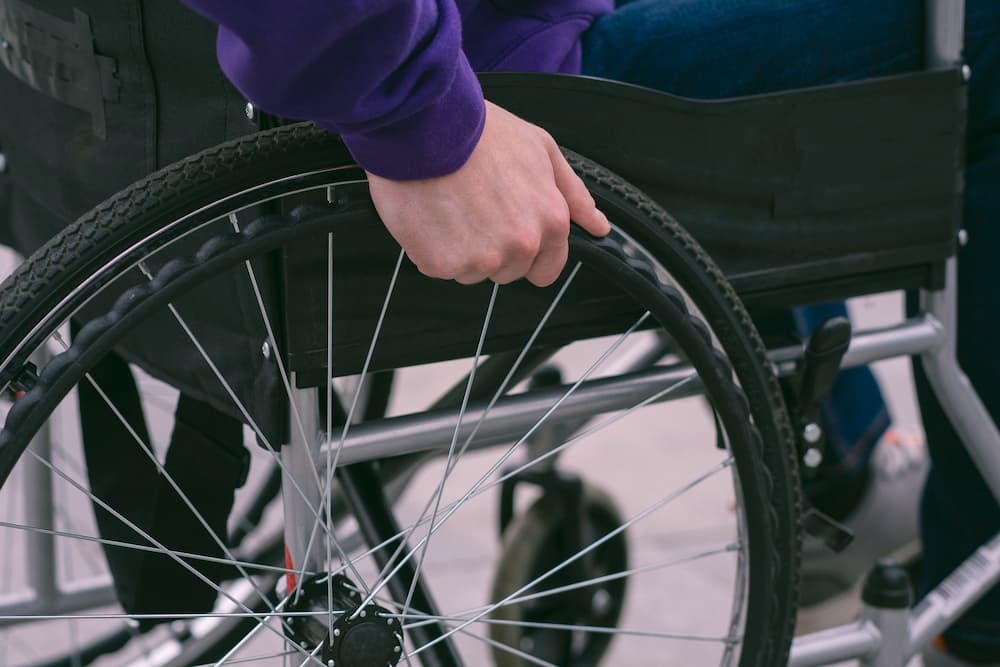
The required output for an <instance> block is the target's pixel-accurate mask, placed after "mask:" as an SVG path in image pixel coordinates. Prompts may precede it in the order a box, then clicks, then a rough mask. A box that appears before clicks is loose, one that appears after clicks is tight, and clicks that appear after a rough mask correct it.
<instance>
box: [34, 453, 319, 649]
mask: <svg viewBox="0 0 1000 667" xmlns="http://www.w3.org/2000/svg"><path fill="white" fill-rule="evenodd" d="M27 453H28V454H30V455H31V456H32V458H34V459H35V460H36V461H38V462H39V463H40V464H42V465H44V466H45V467H46V468H48V469H49V470H51V471H52V472H54V473H55V474H56V475H58V476H59V477H61V478H62V479H64V480H65V481H66V482H67V483H68V484H70V485H71V486H72V487H73V488H75V489H76V490H78V491H80V492H81V493H82V494H84V495H85V496H87V497H88V498H90V500H91V501H92V502H94V503H95V504H97V505H98V506H100V507H101V508H102V509H104V510H105V511H107V512H108V513H109V514H111V515H112V516H113V517H115V518H116V519H118V520H119V521H121V522H122V523H123V524H125V525H126V526H127V527H128V528H130V529H132V530H134V531H135V532H136V533H138V534H139V536H140V537H142V538H143V539H144V540H147V541H148V542H149V543H150V544H152V545H153V546H155V547H157V548H158V549H159V550H160V551H159V552H160V553H161V554H163V555H165V556H167V557H169V558H170V559H172V560H173V561H175V562H176V563H177V564H178V565H180V566H181V567H183V568H184V569H186V570H187V571H188V572H190V573H191V574H193V575H194V576H195V577H197V578H198V579H199V580H201V582H202V583H204V584H205V585H207V586H209V587H210V588H211V589H212V590H214V591H215V592H216V593H219V594H220V595H222V596H223V597H225V598H226V599H228V600H229V601H230V602H232V603H234V604H235V605H236V606H238V607H240V608H242V609H243V610H244V611H246V612H247V613H249V614H251V615H252V616H253V617H254V618H262V617H263V615H262V614H260V613H257V612H255V611H253V610H252V609H250V608H249V607H247V606H246V605H245V604H244V603H243V602H241V601H239V600H237V599H236V598H234V597H233V596H232V595H230V594H229V593H228V592H226V591H225V590H224V589H223V588H222V587H221V586H219V585H218V584H216V583H215V582H213V581H212V580H211V579H209V578H208V577H206V576H205V575H204V574H202V573H201V572H199V571H198V570H197V569H195V568H194V567H193V566H192V565H190V564H189V563H186V562H185V561H184V560H182V559H181V558H180V556H178V555H177V554H176V553H174V552H173V551H171V550H170V549H168V548H167V547H165V546H164V545H163V544H161V543H160V542H159V541H157V540H156V538H154V537H153V536H151V535H150V534H149V533H147V532H146V531H144V530H143V529H142V528H140V527H139V526H137V525H136V524H135V523H133V522H132V521H130V520H129V519H128V518H126V517H125V516H124V515H122V514H121V513H120V512H118V511H117V510H116V509H114V508H113V507H111V506H110V505H108V504H107V503H106V502H104V501H103V500H101V499H100V498H98V497H97V496H95V495H94V494H93V493H91V492H90V491H89V490H87V489H86V488H84V487H83V486H81V485H80V484H78V483H77V482H76V481H75V480H73V479H72V478H71V477H70V476H69V475H67V474H66V473H65V472H63V471H62V470H61V469H60V468H58V467H57V466H55V465H53V464H52V463H51V462H50V461H47V460H45V459H44V458H42V457H41V456H39V455H38V454H36V453H35V452H33V451H31V450H30V449H29V450H27ZM267 627H268V628H269V629H270V630H271V631H272V632H274V633H275V634H277V635H278V636H279V637H282V638H283V637H284V635H282V634H281V633H280V632H279V631H277V630H275V629H274V628H271V627H270V626H267ZM315 662H316V663H317V664H319V665H320V666H321V667H323V665H322V663H321V662H319V661H318V660H315ZM303 664H305V663H303Z"/></svg>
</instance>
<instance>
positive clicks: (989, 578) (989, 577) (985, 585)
mask: <svg viewBox="0 0 1000 667" xmlns="http://www.w3.org/2000/svg"><path fill="white" fill-rule="evenodd" d="M998 581H1000V534H998V535H997V536H996V537H994V538H993V539H992V540H991V541H990V542H989V544H986V545H983V546H981V547H979V549H977V550H976V552H975V553H973V554H972V555H971V556H969V558H968V559H966V561H965V562H964V563H962V565H961V566H959V568H958V569H956V570H955V571H954V572H952V573H951V574H950V575H948V577H947V578H946V579H945V580H944V581H942V582H941V583H940V584H938V586H937V588H935V589H934V590H933V591H931V592H930V593H928V594H927V595H926V596H925V597H924V599H923V600H921V601H920V604H919V605H917V607H916V608H915V609H914V610H913V614H912V617H911V619H910V638H909V647H908V653H907V655H915V654H916V652H917V651H919V650H921V649H922V648H923V647H924V646H925V645H926V644H927V642H929V641H930V640H932V639H933V638H934V637H936V636H937V635H939V634H941V632H942V631H944V629H945V628H947V627H948V626H949V625H950V624H951V623H952V622H953V621H955V620H956V619H957V618H958V617H959V616H961V615H962V614H963V613H964V612H965V610H967V609H968V608H969V607H971V606H972V605H973V604H975V603H976V601H977V600H979V598H981V597H982V596H983V595H984V594H985V593H986V592H987V591H989V590H990V589H991V588H992V587H993V586H994V585H995V584H996V583H997V582H998Z"/></svg>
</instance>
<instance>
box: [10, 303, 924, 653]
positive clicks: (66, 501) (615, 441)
mask: <svg viewBox="0 0 1000 667" xmlns="http://www.w3.org/2000/svg"><path fill="white" fill-rule="evenodd" d="M852 312H853V314H854V316H855V321H856V323H857V324H860V325H862V326H875V325H879V324H884V323H887V322H890V321H895V320H897V319H898V318H899V317H900V313H901V300H900V299H899V298H898V297H896V296H888V297H880V298H873V299H865V300H861V301H858V302H855V303H853V304H852ZM596 352H598V349H597V348H596V347H594V346H581V348H580V349H579V350H578V351H577V352H576V353H575V354H574V356H572V358H571V360H570V362H569V363H570V365H573V364H576V365H578V366H580V368H583V367H584V366H585V364H586V363H588V362H587V361H586V360H587V359H592V358H593V357H594V355H595V354H596ZM876 373H877V374H878V376H879V378H880V379H881V381H882V386H883V388H884V389H885V391H886V394H887V397H888V400H889V403H890V406H891V409H892V412H893V414H894V416H895V418H896V422H897V424H898V425H900V426H901V427H903V428H906V429H916V428H918V424H919V421H918V418H917V415H916V411H915V406H914V401H913V398H912V389H911V379H910V376H909V369H908V366H907V364H906V363H905V362H902V361H894V362H886V363H883V364H879V365H878V366H877V367H876ZM418 378H419V379H418ZM448 381H449V380H448V379H446V376H445V374H442V375H441V376H440V377H437V376H435V377H432V378H430V379H428V378H427V377H426V376H419V375H418V374H417V373H412V374H407V375H406V376H404V377H403V378H402V380H401V383H402V384H401V386H400V391H399V392H398V396H400V397H402V399H401V401H403V402H399V403H396V404H394V406H393V409H394V410H396V411H400V412H405V411H407V410H408V409H411V408H412V407H413V406H415V405H418V404H419V403H420V401H421V399H422V398H423V397H426V396H432V395H434V389H435V387H434V386H433V385H434V383H435V382H437V383H439V384H440V385H441V386H442V387H443V386H445V385H446V383H447V382H448ZM147 385H148V386H151V384H148V383H147ZM172 401H173V396H172V394H171V392H170V391H169V390H166V389H157V390H156V391H155V392H153V394H152V399H151V409H150V414H151V420H152V422H153V424H154V428H153V440H154V446H156V447H157V448H158V449H160V450H162V448H163V443H164V442H165V440H166V437H167V435H168V430H169V414H170V410H171V406H172ZM407 402H409V404H407ZM72 412H73V410H72V408H71V407H69V408H67V414H66V422H67V423H72ZM624 424H626V425H627V427H623V428H608V429H606V430H604V431H602V432H601V433H600V434H598V435H597V436H595V437H594V438H589V439H588V440H587V441H586V442H585V443H583V444H582V445H581V446H580V447H578V448H575V449H574V450H573V451H572V453H571V454H570V455H568V456H567V459H566V462H565V465H566V467H567V468H573V469H577V470H580V471H582V472H583V474H585V476H586V477H587V479H588V480H590V481H592V482H595V483H598V482H599V483H600V485H601V486H602V487H606V488H608V489H610V490H611V491H612V492H613V497H614V498H615V501H616V503H617V504H618V506H619V511H620V512H621V513H622V514H623V515H624V516H635V515H637V514H640V513H642V512H644V511H645V510H647V509H648V508H650V507H651V506H652V505H654V504H655V503H657V502H660V501H661V500H662V499H663V498H664V497H665V496H666V495H668V494H669V493H670V490H675V489H681V488H683V487H684V486H685V485H686V484H688V483H689V482H690V481H691V480H692V479H693V478H695V477H697V476H698V475H699V474H702V473H704V472H705V471H707V470H710V469H711V468H712V466H715V465H717V464H718V463H719V461H720V460H721V459H720V455H719V453H718V452H717V451H716V450H715V448H714V447H713V446H712V445H713V444H714V438H715V435H714V429H713V422H712V419H711V415H710V413H709V412H708V411H707V410H706V409H705V407H704V406H703V405H701V404H700V403H699V402H698V401H697V400H694V399H692V400H686V401H678V402H676V403H671V404H669V405H667V406H663V407H662V408H657V409H656V410H653V411H650V413H649V414H648V415H647V414H644V415H642V416H641V417H638V418H637V419H635V420H627V421H626V422H624ZM77 439H78V438H76V437H75V430H74V429H72V428H71V427H69V426H67V427H66V428H65V429H64V430H63V431H61V432H59V433H56V440H57V442H59V443H60V449H59V451H58V452H57V455H56V460H57V463H61V464H62V466H63V467H65V468H67V469H68V470H70V471H76V472H75V474H76V475H79V469H80V462H79V452H78V445H76V444H75V443H76V440H77ZM608 452H614V453H615V455H614V456H611V457H609V456H608ZM494 459H495V455H493V456H492V458H487V455H475V456H470V457H469V458H468V460H467V461H466V462H465V463H464V464H463V465H462V466H460V467H459V468H457V469H456V473H455V474H454V475H453V476H452V477H451V478H450V479H449V482H448V484H447V485H446V487H445V489H444V493H443V494H442V495H443V498H444V503H443V504H444V505H447V503H448V501H449V500H451V499H454V498H457V497H459V496H460V495H461V493H462V490H463V489H468V488H470V487H471V485H472V484H473V483H474V482H475V480H476V479H478V477H479V475H480V474H481V473H482V472H483V471H485V470H486V469H487V468H488V467H489V466H490V465H491V463H492V461H493V460H494ZM265 460H266V456H265V455H264V454H263V453H261V452H259V451H257V452H256V459H255V475H259V470H260V469H261V468H262V466H263V463H264V461H265ZM434 473H438V476H437V477H435V476H434ZM439 478H440V466H429V467H428V468H427V469H426V470H425V471H424V473H423V475H422V476H421V477H418V478H417V479H416V480H415V481H414V482H413V483H412V484H411V486H410V492H408V493H407V495H406V496H405V497H404V502H403V506H402V507H403V509H402V511H401V515H402V516H403V517H404V518H405V517H415V516H417V515H418V514H419V513H420V510H421V508H422V507H423V506H424V504H425V503H426V501H427V499H428V497H429V494H430V492H431V491H432V490H433V489H434V488H435V481H434V480H435V479H439ZM249 486H250V487H251V488H252V486H253V480H252V481H251V483H250V485H249ZM22 487H23V480H22V479H21V478H20V477H16V478H15V483H14V484H12V485H10V486H8V487H6V488H5V489H4V490H3V492H2V493H0V519H2V520H5V521H11V520H13V521H20V520H22V519H21V517H23V512H24V507H23V504H21V503H20V502H19V501H18V500H17V499H16V498H17V496H18V495H19V494H20V492H21V491H22V490H23V488H22ZM733 497H734V495H733V490H732V483H731V479H730V478H729V477H728V476H727V473H726V471H723V473H721V474H716V475H713V476H712V477H711V478H710V479H709V480H708V482H707V483H705V484H701V485H699V486H698V488H696V489H694V490H693V491H692V492H690V493H685V494H683V496H682V497H680V498H679V499H678V500H677V501H676V502H671V503H670V504H669V507H665V508H663V509H662V510H657V511H656V513H655V515H656V516H655V520H646V519H643V520H641V521H638V522H637V523H636V524H635V525H634V526H633V527H631V528H630V529H629V549H630V562H631V563H632V564H633V565H639V566H646V567H648V568H649V571H648V572H644V573H642V574H640V575H637V577H636V578H635V580H634V581H633V582H632V583H631V584H630V589H629V592H628V598H627V599H628V605H627V609H626V611H625V614H624V618H623V619H622V622H621V625H622V627H626V628H630V629H632V630H636V631H646V630H654V631H658V632H668V631H669V632H671V633H677V634H695V633H697V634H700V635H704V634H706V633H708V634H712V633H715V634H714V636H720V635H722V634H725V632H726V627H727V623H728V618H729V612H730V606H731V602H730V601H731V599H732V591H733V576H732V572H733V569H734V566H735V563H736V560H735V557H734V556H733V555H732V554H731V553H726V554H721V555H716V556H713V557H704V558H698V559H695V560H694V561H693V562H691V563H688V564H687V565H686V566H685V567H684V568H674V567H669V568H664V567H662V565H663V564H664V563H668V562H671V561H673V560H684V559H689V558H691V557H692V556H693V555H696V554H704V553H705V552H708V551H713V550H717V549H720V548H723V547H725V546H726V545H727V544H729V543H731V542H732V540H733V539H734V525H735V524H734V516H735V515H734V514H733V512H732V509H731V503H732V499H733ZM56 502H57V504H58V511H59V514H60V526H59V527H60V528H61V529H63V530H72V531H74V532H80V533H84V534H93V521H92V517H91V513H90V510H89V505H88V503H87V502H86V500H85V499H84V498H83V496H82V495H81V494H80V492H79V491H77V490H74V489H72V488H69V487H68V486H67V485H65V484H58V485H57V487H56ZM530 502H531V500H530V498H529V499H522V502H521V504H520V506H521V507H522V508H525V507H527V506H528V505H529V504H530ZM496 504H497V497H496V495H495V493H492V494H483V495H482V496H480V497H478V498H476V499H475V500H474V501H472V502H470V503H469V504H468V505H467V506H466V507H465V508H463V511H461V512H459V513H457V514H456V515H455V518H454V519H451V520H449V521H448V523H447V525H446V526H444V528H442V529H441V531H440V532H439V533H437V534H435V537H434V539H433V541H432V542H431V548H430V549H429V550H428V553H427V556H426V560H425V562H424V566H423V567H424V570H425V572H426V573H427V575H428V577H429V578H430V580H431V581H432V585H433V586H434V590H435V595H436V596H437V598H438V602H439V603H440V606H441V608H442V609H444V610H450V611H445V613H454V612H458V611H462V610H469V609H474V608H476V607H478V606H480V605H481V604H483V602H484V601H485V600H487V599H488V596H489V594H490V589H491V586H492V585H493V584H492V578H493V572H494V564H495V563H496V562H497V559H498V554H499V553H500V551H501V549H502V548H503V545H502V543H501V542H500V541H499V540H498V539H497V527H496V523H497V521H496ZM272 520H276V518H274V517H272ZM418 534H419V533H418ZM58 543H59V544H58V547H59V550H58V555H59V562H60V569H61V573H62V575H63V577H64V578H65V579H67V580H79V579H81V578H86V577H89V576H94V575H100V574H101V572H102V571H103V563H102V556H101V553H100V550H99V548H98V547H97V546H96V545H94V544H89V543H81V542H80V541H78V540H58ZM23 549H24V536H23V535H20V534H16V533H14V532H13V531H0V597H2V594H4V593H12V592H15V591H17V590H18V589H19V586H18V585H17V582H23V581H24V577H25V575H24V572H25V566H26V561H25V555H24V551H23ZM654 566H656V567H654ZM360 569H361V573H362V575H364V576H366V577H367V576H370V575H371V574H372V573H373V570H372V568H371V566H370V565H369V564H367V563H364V564H362V565H361V566H360ZM527 576H529V575H528V574H526V573H521V574H518V573H516V572H515V573H512V574H511V573H508V578H509V579H510V580H511V581H514V580H516V581H518V582H520V583H523V582H524V581H525V579H524V577H527ZM511 586H514V584H509V585H508V587H507V588H505V589H504V590H507V591H512V590H513V588H511ZM514 587H515V588H516V586H514ZM664 600H666V603H667V604H665V605H664ZM664 607H666V608H667V610H668V611H667V612H666V613H664V612H663V608H664ZM821 622H822V619H821ZM98 623H103V622H97V621H79V622H78V624H77V626H76V627H74V628H72V629H71V630H72V632H73V633H79V634H81V635H86V634H88V633H90V632H93V631H94V629H95V628H97V627H99V626H98ZM706 628H707V630H706ZM473 629H475V630H476V634H478V635H480V636H482V635H483V634H484V632H485V631H484V629H483V628H482V627H481V626H480V625H473V626H472V627H470V628H469V630H473ZM264 634H265V635H266V634H267V633H264ZM633 639H634V640H628V641H624V640H618V641H616V642H615V643H614V645H613V647H612V652H611V654H610V656H609V657H608V659H607V661H606V664H610V665H616V666H617V665H624V666H628V667H642V666H645V665H650V666H652V665H663V664H677V665H701V664H710V663H711V660H712V659H713V656H715V657H716V658H717V655H718V653H719V650H720V648H719V645H718V644H717V643H712V642H695V641H678V642H677V648H676V649H675V650H672V652H671V654H670V657H669V659H666V658H665V656H664V655H663V653H662V652H661V651H660V650H659V649H657V648H656V646H657V644H653V643H651V642H650V641H648V640H644V639H642V638H633ZM72 641H73V637H72V633H70V634H69V635H67V636H64V637H61V638H59V639H55V638H53V637H52V636H51V634H49V633H48V632H47V631H46V630H45V628H44V627H35V628H31V629H27V630H25V629H20V628H19V629H16V630H13V631H11V630H7V631H4V630H0V666H2V665H8V664H10V665H19V664H22V663H23V662H24V661H25V660H28V659H31V658H32V656H37V655H45V654H46V653H47V652H48V651H49V650H54V649H57V648H59V646H58V642H72ZM460 641H461V644H462V646H463V648H466V649H468V650H470V651H471V652H472V653H473V654H474V655H475V656H478V657H474V658H471V659H469V660H468V661H467V663H466V664H469V665H486V664H489V659H488V655H489V652H490V651H489V647H488V645H487V644H486V643H484V642H483V641H482V640H481V639H475V638H472V637H464V636H463V637H462V638H461V640H460ZM273 646H274V644H273V642H272V641H271V640H270V639H264V640H261V641H260V642H258V643H257V644H256V645H255V646H251V647H249V648H248V649H247V651H248V653H249V654H251V655H252V654H254V651H257V652H258V653H257V654H263V653H265V652H268V651H271V650H273ZM525 646H526V647H527V645H525ZM269 647H270V648H269ZM121 662H122V661H121V660H120V659H118V660H111V661H107V662H105V663H102V664H108V665H114V664H121ZM267 664H281V662H280V660H278V659H275V661H273V662H268V663H267ZM294 664H298V662H297V661H296V662H295V663H294Z"/></svg>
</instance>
